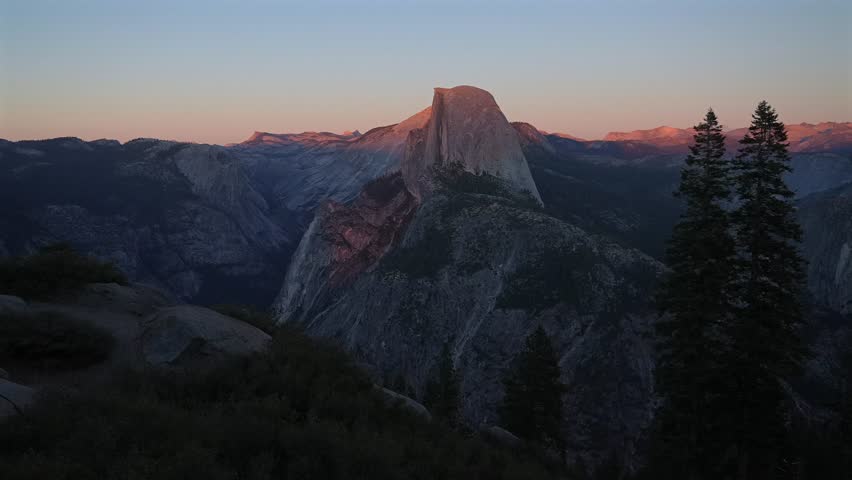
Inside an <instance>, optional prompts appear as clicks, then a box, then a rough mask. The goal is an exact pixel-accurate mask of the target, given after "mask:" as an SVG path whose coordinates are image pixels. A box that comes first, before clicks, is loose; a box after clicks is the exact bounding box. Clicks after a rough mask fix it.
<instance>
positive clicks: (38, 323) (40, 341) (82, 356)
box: [0, 312, 115, 370]
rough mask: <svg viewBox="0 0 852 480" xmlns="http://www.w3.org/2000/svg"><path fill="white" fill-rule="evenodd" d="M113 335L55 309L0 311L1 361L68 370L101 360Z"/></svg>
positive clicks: (31, 366) (104, 356)
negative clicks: (43, 310) (17, 311)
mask: <svg viewBox="0 0 852 480" xmlns="http://www.w3.org/2000/svg"><path fill="white" fill-rule="evenodd" d="M114 343H115V341H114V339H113V337H112V336H111V335H110V334H109V333H107V332H105V331H103V330H101V329H99V328H97V327H95V326H92V325H90V324H88V323H84V322H80V321H77V320H75V319H72V318H67V317H65V316H63V315H61V314H59V313H55V312H41V313H36V314H24V313H5V314H0V362H3V365H6V366H8V365H16V366H21V367H24V368H28V369H36V370H67V369H74V368H81V367H86V366H89V365H92V364H96V363H100V362H103V361H104V360H106V359H107V357H108V356H109V354H110V352H111V351H112V348H113V345H114Z"/></svg>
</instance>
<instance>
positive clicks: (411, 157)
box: [402, 86, 541, 201]
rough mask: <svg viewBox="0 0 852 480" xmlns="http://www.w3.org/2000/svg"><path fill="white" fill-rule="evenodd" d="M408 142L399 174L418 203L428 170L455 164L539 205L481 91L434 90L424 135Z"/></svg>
mask: <svg viewBox="0 0 852 480" xmlns="http://www.w3.org/2000/svg"><path fill="white" fill-rule="evenodd" d="M412 142H414V145H411V144H410V145H409V148H408V151H407V155H406V158H405V161H404V163H403V167H402V172H403V177H404V178H405V183H406V184H407V185H408V186H409V189H410V190H411V191H412V192H413V193H414V194H415V195H416V196H418V197H419V196H422V195H423V194H424V193H426V192H428V191H429V190H430V188H431V181H430V175H431V173H430V171H431V169H432V168H433V167H436V166H437V167H441V166H447V165H451V164H458V165H461V166H462V167H463V169H464V170H466V171H468V172H471V173H475V174H481V173H485V174H489V175H493V176H495V177H497V178H499V179H501V180H503V181H505V182H506V184H507V185H509V186H511V187H512V188H515V189H517V190H518V191H523V192H528V193H529V194H530V195H532V196H533V197H534V198H535V199H537V200H538V201H541V197H540V196H539V194H538V189H537V188H536V186H535V182H534V181H533V179H532V176H531V175H530V170H529V166H528V165H527V161H526V158H525V157H524V153H523V151H522V150H521V144H520V140H519V138H518V133H517V132H516V131H515V129H514V127H512V125H511V124H510V123H509V121H508V120H506V116H505V115H503V112H502V111H500V107H498V106H497V102H496V101H495V100H494V97H493V96H491V94H490V93H488V92H486V91H485V90H482V89H479V88H476V87H469V86H460V87H455V88H436V89H435V95H434V97H433V99H432V111H431V116H430V118H429V122H428V125H427V126H426V128H425V132H422V133H420V134H419V135H417V136H416V137H414V138H412Z"/></svg>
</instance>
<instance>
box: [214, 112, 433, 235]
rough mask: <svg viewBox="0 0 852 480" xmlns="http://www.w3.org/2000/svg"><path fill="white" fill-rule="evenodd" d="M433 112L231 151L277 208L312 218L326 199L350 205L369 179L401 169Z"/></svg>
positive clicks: (267, 139)
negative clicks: (412, 136) (413, 136)
mask: <svg viewBox="0 0 852 480" xmlns="http://www.w3.org/2000/svg"><path fill="white" fill-rule="evenodd" d="M430 111H431V109H430V108H426V109H425V110H423V111H421V112H418V113H417V114H415V115H412V116H411V117H409V118H407V119H405V120H403V121H402V122H400V123H397V124H394V125H389V126H385V127H377V128H374V129H372V130H370V131H368V132H366V133H364V134H359V135H337V134H332V133H327V132H320V133H316V132H307V133H300V134H270V133H256V134H255V135H253V136H252V137H251V138H249V139H248V140H246V141H245V142H243V143H240V144H237V145H232V146H231V147H229V148H230V150H231V151H232V152H233V153H234V154H235V155H236V156H237V157H239V158H240V159H241V160H242V161H243V162H244V164H245V166H246V168H247V170H248V171H249V172H250V176H251V177H252V179H253V181H254V184H255V185H256V186H257V188H258V189H259V190H260V191H262V192H263V193H264V195H265V196H266V197H267V198H269V199H270V201H271V202H272V203H273V204H276V205H280V207H281V208H282V209H283V210H285V211H287V212H294V213H295V214H296V215H299V216H302V220H304V216H307V218H308V220H309V219H310V216H311V215H312V214H313V211H314V209H315V208H317V207H318V206H319V205H320V204H321V203H322V202H323V201H324V200H326V199H331V200H334V201H337V202H349V201H352V200H353V199H354V198H355V197H356V196H357V195H358V192H359V191H360V190H361V188H362V187H363V186H364V184H366V183H367V182H369V181H370V180H373V179H375V178H378V177H380V176H382V175H384V174H386V173H389V172H393V171H396V170H399V169H400V165H401V163H402V160H403V158H404V156H405V152H406V146H407V141H408V137H409V133H410V132H411V131H413V130H417V129H420V128H423V127H424V126H425V125H426V122H427V121H428V120H429V115H430Z"/></svg>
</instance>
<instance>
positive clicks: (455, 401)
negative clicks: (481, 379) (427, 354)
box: [425, 343, 461, 426]
mask: <svg viewBox="0 0 852 480" xmlns="http://www.w3.org/2000/svg"><path fill="white" fill-rule="evenodd" d="M460 396H461V381H460V378H459V374H458V372H457V371H456V367H455V365H454V363H453V357H452V354H451V352H450V346H449V343H444V347H443V348H442V349H441V356H440V358H439V359H438V364H437V366H436V368H435V369H434V372H433V373H432V377H431V378H430V379H429V381H428V383H427V384H426V395H425V403H426V407H427V408H428V409H429V411H430V412H431V413H432V415H434V416H435V417H437V418H439V419H441V420H442V421H444V422H446V423H447V424H448V425H450V426H457V425H458V423H459V407H460V401H461V398H460Z"/></svg>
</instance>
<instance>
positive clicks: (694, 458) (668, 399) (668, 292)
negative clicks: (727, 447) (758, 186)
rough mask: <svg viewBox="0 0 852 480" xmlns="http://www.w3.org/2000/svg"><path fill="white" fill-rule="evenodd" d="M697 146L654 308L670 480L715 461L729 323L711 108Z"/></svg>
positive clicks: (721, 167)
mask: <svg viewBox="0 0 852 480" xmlns="http://www.w3.org/2000/svg"><path fill="white" fill-rule="evenodd" d="M694 142H695V143H694V144H693V145H692V146H690V154H689V156H688V157H687V158H686V166H685V167H684V168H683V171H682V173H681V183H680V188H679V189H678V191H677V192H676V193H675V194H676V196H678V197H680V198H682V199H683V200H684V203H685V207H686V209H685V211H684V213H683V215H682V216H681V219H680V222H679V223H678V224H677V225H676V226H675V228H674V231H673V233H672V238H671V240H670V243H669V248H668V252H667V262H668V265H669V266H670V267H671V271H670V273H669V274H668V276H667V278H666V279H665V280H664V281H663V283H662V285H661V289H660V293H659V296H658V303H659V307H660V309H661V311H662V312H663V313H665V315H664V316H663V317H662V318H661V320H660V322H659V323H658V325H657V333H658V336H659V338H660V341H659V345H658V348H659V351H660V358H659V364H658V367H657V374H656V375H657V383H658V389H659V391H660V392H661V393H662V395H663V396H664V403H663V406H662V408H661V409H660V411H659V412H658V422H659V423H658V426H657V434H658V435H659V438H658V445H659V446H660V448H662V451H660V452H656V454H657V455H664V456H665V460H664V462H665V463H666V465H667V466H668V468H669V469H670V473H671V475H672V476H673V477H679V478H699V472H708V471H710V470H711V469H712V468H713V466H714V464H715V462H716V460H717V459H718V458H719V450H720V448H721V447H720V445H718V444H717V443H716V442H715V441H714V440H716V439H715V438H714V434H713V430H714V428H716V427H717V425H718V420H717V418H715V415H716V413H718V412H717V410H716V408H715V406H714V405H713V402H714V401H715V400H716V399H717V398H718V396H719V390H720V388H721V387H720V376H721V372H720V371H719V366H720V365H719V360H720V358H721V356H722V353H721V352H722V348H723V347H722V339H721V338H720V333H719V332H720V330H721V328H722V326H723V325H724V324H725V322H726V321H727V320H728V319H729V317H730V312H731V306H730V305H729V301H728V300H729V293H730V292H729V288H730V284H731V280H732V274H733V270H732V268H731V266H732V264H733V259H734V255H735V249H734V239H733V237H732V235H731V234H730V232H729V230H730V226H729V217H728V212H727V211H726V210H725V204H726V202H728V201H729V199H730V196H731V192H730V186H729V183H730V179H729V175H728V170H729V168H728V163H729V162H728V161H727V160H726V159H725V158H724V157H725V143H724V142H725V137H724V136H723V135H722V126H721V125H720V124H719V121H718V119H717V117H716V114H715V113H714V112H713V110H712V109H710V110H708V111H707V114H706V116H705V117H704V121H703V122H702V123H700V124H699V125H697V126H696V127H695V136H694Z"/></svg>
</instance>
